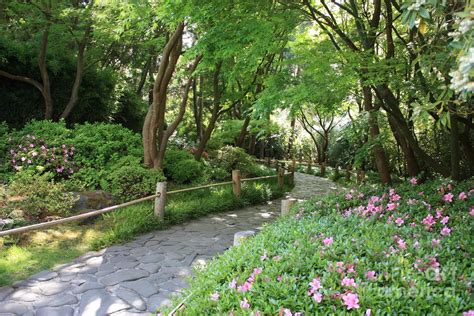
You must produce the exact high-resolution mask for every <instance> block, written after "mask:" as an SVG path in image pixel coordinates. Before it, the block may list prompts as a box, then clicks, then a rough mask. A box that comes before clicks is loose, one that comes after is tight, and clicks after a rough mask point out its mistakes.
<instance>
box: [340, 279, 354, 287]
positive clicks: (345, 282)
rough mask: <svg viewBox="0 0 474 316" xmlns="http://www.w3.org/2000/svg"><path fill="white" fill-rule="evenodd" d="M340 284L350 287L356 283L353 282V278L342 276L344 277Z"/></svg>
mask: <svg viewBox="0 0 474 316" xmlns="http://www.w3.org/2000/svg"><path fill="white" fill-rule="evenodd" d="M341 284H342V285H343V286H346V287H351V286H353V287H357V284H356V283H355V281H354V279H352V278H344V279H342V282H341Z"/></svg>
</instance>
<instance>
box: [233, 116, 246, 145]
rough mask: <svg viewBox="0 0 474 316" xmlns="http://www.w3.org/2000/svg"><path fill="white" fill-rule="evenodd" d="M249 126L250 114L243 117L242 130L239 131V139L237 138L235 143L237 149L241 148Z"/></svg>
mask: <svg viewBox="0 0 474 316" xmlns="http://www.w3.org/2000/svg"><path fill="white" fill-rule="evenodd" d="M249 124H250V114H248V115H247V116H246V117H245V120H244V124H243V125H242V128H241V129H240V133H239V137H238V138H237V141H236V142H235V145H236V146H237V147H243V144H244V140H245V136H246V135H247V129H248V127H249Z"/></svg>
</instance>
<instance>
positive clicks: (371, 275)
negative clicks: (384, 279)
mask: <svg viewBox="0 0 474 316" xmlns="http://www.w3.org/2000/svg"><path fill="white" fill-rule="evenodd" d="M366 276H367V280H371V281H372V280H375V279H376V278H377V277H376V275H375V271H367V274H366Z"/></svg>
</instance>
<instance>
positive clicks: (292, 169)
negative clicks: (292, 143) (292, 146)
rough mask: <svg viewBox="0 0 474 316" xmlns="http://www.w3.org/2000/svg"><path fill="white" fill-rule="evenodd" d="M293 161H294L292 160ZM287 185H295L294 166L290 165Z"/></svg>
mask: <svg viewBox="0 0 474 316" xmlns="http://www.w3.org/2000/svg"><path fill="white" fill-rule="evenodd" d="M293 161H294V160H293ZM288 180H289V181H288V182H289V183H288V184H289V185H290V186H293V185H295V165H292V166H291V168H290V178H289V179H288Z"/></svg>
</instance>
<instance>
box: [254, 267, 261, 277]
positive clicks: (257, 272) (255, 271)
mask: <svg viewBox="0 0 474 316" xmlns="http://www.w3.org/2000/svg"><path fill="white" fill-rule="evenodd" d="M260 273H262V268H255V269H253V273H252V274H253V275H259V274H260Z"/></svg>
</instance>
